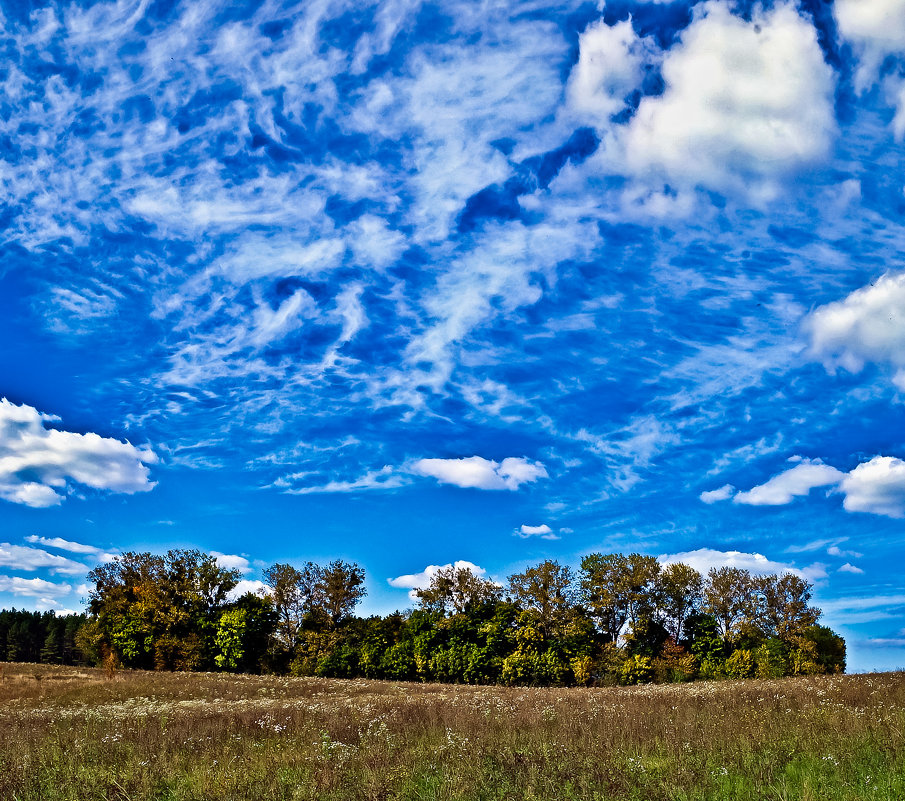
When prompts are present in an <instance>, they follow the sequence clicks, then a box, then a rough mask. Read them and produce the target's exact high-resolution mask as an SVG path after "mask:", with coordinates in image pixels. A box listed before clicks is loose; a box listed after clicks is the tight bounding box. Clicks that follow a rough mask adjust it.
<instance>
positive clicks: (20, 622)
mask: <svg viewBox="0 0 905 801" xmlns="http://www.w3.org/2000/svg"><path fill="white" fill-rule="evenodd" d="M87 620H88V618H87V616H86V615H60V616H57V615H55V614H54V613H53V612H28V611H26V610H24V609H2V610H0V662H43V663H45V664H50V665H78V664H82V663H84V661H85V657H84V655H83V654H82V651H81V649H80V648H79V646H78V643H77V641H76V640H77V636H78V632H79V630H80V629H81V628H82V626H83V625H84V624H85V623H86V622H87Z"/></svg>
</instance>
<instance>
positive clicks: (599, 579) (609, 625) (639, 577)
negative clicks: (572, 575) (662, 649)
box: [581, 553, 660, 642]
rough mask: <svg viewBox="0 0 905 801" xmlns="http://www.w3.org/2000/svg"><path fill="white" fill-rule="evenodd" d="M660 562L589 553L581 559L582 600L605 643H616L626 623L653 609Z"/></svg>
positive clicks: (631, 556)
mask: <svg viewBox="0 0 905 801" xmlns="http://www.w3.org/2000/svg"><path fill="white" fill-rule="evenodd" d="M659 573H660V563H659V562H658V561H657V560H656V559H655V558H654V557H653V556H643V555H641V554H638V553H633V554H629V555H628V556H624V555H623V554H621V553H611V554H599V553H592V554H589V555H588V556H586V557H585V558H584V559H582V560H581V593H582V600H583V601H584V603H585V605H586V606H587V607H588V611H589V612H590V613H591V616H592V617H593V618H594V621H595V623H596V624H597V626H598V627H599V628H600V631H601V632H602V633H603V635H604V638H605V639H606V641H607V642H616V641H617V640H618V638H619V634H620V633H621V632H622V629H623V627H624V626H625V624H626V623H628V622H629V621H635V620H637V619H640V618H642V617H649V616H650V615H652V614H653V612H654V610H655V609H656V607H657V601H658V599H657V590H658V585H657V577H658V575H659Z"/></svg>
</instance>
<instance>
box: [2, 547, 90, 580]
mask: <svg viewBox="0 0 905 801" xmlns="http://www.w3.org/2000/svg"><path fill="white" fill-rule="evenodd" d="M0 565H2V566H3V567H11V568H13V569H15V570H39V569H47V570H49V571H50V572H51V573H58V574H66V575H70V576H76V575H84V574H85V573H87V572H88V568H87V566H86V565H83V564H82V563H81V562H76V561H74V560H73V559H67V558H66V557H65V556H58V555H57V554H53V553H48V552H47V551H44V550H41V549H40V548H27V547H25V546H24V545H11V544H10V543H8V542H0Z"/></svg>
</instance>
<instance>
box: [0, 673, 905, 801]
mask: <svg viewBox="0 0 905 801" xmlns="http://www.w3.org/2000/svg"><path fill="white" fill-rule="evenodd" d="M900 798H905V674H901V673H889V674H877V675H865V676H819V677H811V678H794V679H778V680H773V681H747V682H720V683H705V682H699V683H695V684H690V685H672V686H663V685H660V686H645V687H635V688H599V689H549V688H538V689H525V688H502V687H492V688H491V687H470V686H449V685H421V684H403V683H390V682H376V681H364V680H355V681H341V680H330V679H290V678H275V677H255V676H230V675H224V674H161V673H144V672H137V671H136V672H133V671H121V672H119V673H117V674H116V676H115V678H113V679H108V678H105V676H104V673H103V671H101V670H90V669H75V668H50V667H48V666H46V665H30V666H29V665H4V666H3V669H2V677H0V799H4V801H7V800H9V801H64V799H65V800H66V801H76V799H77V800H78V801H83V800H85V801H87V800H88V799H98V801H101V800H103V801H110V800H111V799H120V800H121V801H126V800H128V801H138V800H139V799H155V800H159V801H164V800H166V801H170V800H171V799H172V800H173V801H176V799H179V800H180V801H189V799H191V800H192V801H195V800H197V801H201V799H205V800H207V799H210V800H211V801H214V799H216V801H240V800H242V799H244V800H246V801H258V800H259V799H260V801H264V799H267V801H271V800H272V799H312V800H314V799H318V800H319V801H320V800H321V799H411V800H412V801H415V799H462V800H463V801H466V800H467V801H479V800H481V799H487V800H488V801H489V800H490V799H497V800H500V799H519V801H521V799H599V801H604V800H605V799H606V800H607V801H609V800H610V799H613V800H619V799H637V800H638V801H640V800H641V799H645V800H646V801H657V800H658V799H663V800H664V801H666V800H667V799H668V800H669V801H691V800H692V799H695V801H697V800H700V801H704V800H705V799H732V801H745V800H746V799H752V800H753V799H776V801H785V800H786V799H802V800H804V801H807V800H809V799H813V801H817V799H820V801H834V800H835V799H877V801H881V800H882V801H889V800H890V799H900Z"/></svg>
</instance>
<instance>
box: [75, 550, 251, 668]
mask: <svg viewBox="0 0 905 801" xmlns="http://www.w3.org/2000/svg"><path fill="white" fill-rule="evenodd" d="M88 578H89V580H90V581H92V582H94V585H95V586H94V590H93V591H92V592H91V595H90V602H89V606H90V609H91V613H92V614H93V615H94V616H95V618H96V620H97V622H98V625H99V627H100V630H101V632H102V633H103V637H104V642H105V644H106V646H107V647H109V648H110V649H111V650H112V651H113V653H114V654H115V655H116V657H117V658H118V659H120V660H121V661H122V662H123V664H124V665H126V666H127V667H153V668H155V669H158V670H196V669H201V668H204V667H212V666H213V663H214V662H213V657H214V654H215V644H214V639H215V636H216V631H217V622H218V620H219V617H220V614H221V612H222V611H223V609H224V608H225V606H226V604H227V599H228V596H229V593H230V591H231V590H233V589H234V588H235V586H236V585H237V584H238V581H239V572H238V571H237V570H227V569H225V568H222V567H220V565H218V564H217V560H216V559H215V558H214V557H212V556H210V555H209V554H205V553H202V552H200V551H197V550H172V551H168V552H167V553H166V554H165V555H164V556H155V555H153V554H150V553H134V552H129V553H124V554H121V555H120V556H118V557H117V558H116V559H114V560H113V561H111V562H108V563H106V564H103V565H100V566H99V567H97V568H95V569H94V570H92V571H91V572H90V573H89V574H88Z"/></svg>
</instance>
